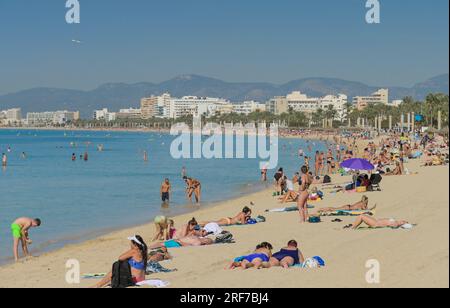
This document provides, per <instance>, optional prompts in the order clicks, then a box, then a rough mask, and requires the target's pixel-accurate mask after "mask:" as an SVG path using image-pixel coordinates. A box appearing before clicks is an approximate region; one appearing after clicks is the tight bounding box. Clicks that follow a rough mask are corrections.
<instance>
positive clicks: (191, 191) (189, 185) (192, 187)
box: [183, 176, 202, 203]
mask: <svg viewBox="0 0 450 308" xmlns="http://www.w3.org/2000/svg"><path fill="white" fill-rule="evenodd" d="M183 179H184V181H185V182H186V196H187V198H188V199H189V200H191V199H192V195H194V196H195V202H197V203H200V199H201V194H202V184H201V183H200V181H199V180H196V179H193V178H188V177H186V176H185V177H184V178H183Z"/></svg>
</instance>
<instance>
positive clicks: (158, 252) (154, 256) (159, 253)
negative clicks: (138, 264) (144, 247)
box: [148, 247, 172, 262]
mask: <svg viewBox="0 0 450 308" xmlns="http://www.w3.org/2000/svg"><path fill="white" fill-rule="evenodd" d="M171 259H172V256H171V255H170V253H169V251H168V250H167V248H166V247H161V248H158V249H155V250H152V251H150V252H149V253H148V262H161V261H164V260H171Z"/></svg>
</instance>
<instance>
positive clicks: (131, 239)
mask: <svg viewBox="0 0 450 308" xmlns="http://www.w3.org/2000/svg"><path fill="white" fill-rule="evenodd" d="M127 239H128V240H129V241H133V242H135V243H137V244H139V245H141V246H144V244H143V243H141V241H140V240H138V239H137V238H136V235H133V236H130V237H128V238H127Z"/></svg>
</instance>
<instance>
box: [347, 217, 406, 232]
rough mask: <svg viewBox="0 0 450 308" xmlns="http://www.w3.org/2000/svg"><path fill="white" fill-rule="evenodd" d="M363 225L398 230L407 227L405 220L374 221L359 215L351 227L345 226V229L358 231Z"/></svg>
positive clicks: (386, 219)
mask: <svg viewBox="0 0 450 308" xmlns="http://www.w3.org/2000/svg"><path fill="white" fill-rule="evenodd" d="M363 223H365V224H366V225H368V226H369V228H400V227H402V226H404V225H407V224H408V222H407V221H406V220H397V219H394V218H383V219H376V218H374V217H371V216H368V215H361V216H359V217H358V218H356V221H355V222H354V223H353V224H352V225H348V226H345V227H344V228H345V229H348V228H352V229H353V230H356V229H358V228H359V227H360V226H361V225H362V224H363Z"/></svg>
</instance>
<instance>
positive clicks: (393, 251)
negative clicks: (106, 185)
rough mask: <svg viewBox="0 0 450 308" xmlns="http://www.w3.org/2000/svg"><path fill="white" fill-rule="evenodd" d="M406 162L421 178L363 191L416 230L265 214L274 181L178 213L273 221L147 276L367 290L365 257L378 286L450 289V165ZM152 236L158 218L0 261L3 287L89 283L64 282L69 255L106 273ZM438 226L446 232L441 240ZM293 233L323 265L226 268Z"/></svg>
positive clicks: (383, 213)
mask: <svg viewBox="0 0 450 308" xmlns="http://www.w3.org/2000/svg"><path fill="white" fill-rule="evenodd" d="M408 168H409V169H410V170H413V171H419V176H413V175H411V176H402V177H385V180H384V182H383V183H382V187H383V192H381V193H380V192H371V193H367V195H368V196H369V198H370V199H371V200H372V203H371V204H375V203H376V204H378V209H377V216H378V217H396V218H404V219H408V220H410V221H411V222H412V223H417V224H418V226H417V227H416V228H415V229H413V230H412V231H402V230H388V229H382V230H360V231H343V230H342V229H341V228H342V226H341V224H333V223H332V222H331V219H330V218H326V217H325V218H324V219H323V220H324V221H325V223H321V224H318V225H311V224H303V225H302V224H299V223H298V213H295V212H294V213H265V212H264V210H265V209H269V208H274V207H279V206H280V205H279V203H278V202H277V201H276V199H274V198H273V197H269V196H271V191H272V189H271V187H269V188H268V189H265V190H263V191H260V192H256V193H252V194H249V195H246V196H242V197H239V198H235V199H232V200H227V201H224V202H220V203H217V204H215V206H213V207H209V208H202V209H199V210H197V211H195V212H193V213H189V214H183V215H177V216H175V217H173V218H174V220H175V223H176V227H177V228H179V227H180V226H181V225H182V224H184V223H185V222H187V221H188V220H189V219H190V218H191V217H192V216H195V217H196V218H197V219H198V220H207V219H218V218H220V217H227V215H231V214H234V213H236V212H238V211H239V210H240V209H241V208H242V207H243V206H247V205H249V203H250V202H254V203H255V206H252V209H253V210H254V214H255V215H259V214H262V215H264V216H265V217H266V218H267V219H268V220H267V222H265V223H261V224H257V225H254V226H233V227H226V228H225V229H226V230H229V231H230V232H232V233H233V235H234V237H235V239H236V243H235V244H230V245H212V246H204V247H184V248H180V249H171V250H170V253H171V254H172V255H173V256H174V259H173V260H172V261H170V262H167V263H162V265H163V266H164V267H166V268H170V269H173V268H177V269H178V271H176V272H173V273H160V274H154V275H151V276H149V277H151V279H153V278H155V279H163V280H167V281H169V282H170V283H171V285H170V287H180V288H189V287H192V286H196V287H205V288H214V287H219V288H220V287H222V288H223V287H226V286H230V285H231V286H233V287H238V288H242V287H247V288H248V287H252V288H257V289H259V288H264V287H274V288H277V287H287V288H291V287H302V286H306V285H307V286H309V287H344V286H345V287H350V286H352V287H370V286H371V285H368V284H367V282H366V281H365V280H364V277H365V273H366V271H367V268H366V267H365V262H366V260H368V259H377V260H379V261H380V262H381V263H382V265H383V271H382V283H381V284H380V285H375V286H372V287H405V286H407V287H418V286H423V287H431V286H433V287H448V271H447V269H448V211H449V208H448V194H441V197H439V198H436V195H438V193H439V192H442V190H443V189H444V190H445V191H447V192H448V189H447V187H448V167H447V166H446V167H436V168H433V167H430V168H421V167H419V166H418V162H417V161H413V162H409V163H408ZM436 177H438V178H439V179H441V181H438V182H437V183H433V181H431V180H430V179H432V178H436ZM444 177H445V178H444ZM399 179H402V181H399ZM333 180H335V181H336V182H338V183H341V182H345V181H346V180H348V178H346V177H341V176H336V175H335V176H333ZM419 187H421V189H419ZM402 192H403V193H402ZM433 196H434V199H433V203H427V202H426V200H430V198H432V197H433ZM358 198H360V194H354V195H352V194H350V195H349V194H347V193H340V194H335V195H328V194H327V197H326V199H325V200H324V201H322V202H320V203H319V204H315V203H314V206H315V207H316V208H318V207H323V206H330V205H331V206H332V205H339V204H341V203H342V204H344V203H345V202H349V200H352V201H353V200H354V199H358ZM412 205H413V207H412V208H411V206H412ZM288 206H291V204H288ZM312 211H314V210H312ZM343 220H344V222H343V223H342V225H343V224H347V223H349V222H352V221H353V220H354V218H353V217H350V218H345V217H344V218H343ZM281 226H283V227H281ZM153 233H154V225H153V223H152V222H149V223H147V224H143V225H139V226H134V227H131V228H126V229H121V230H117V231H114V232H111V233H108V234H105V235H102V236H99V237H97V238H94V239H92V240H89V241H85V242H82V243H79V244H73V245H67V246H66V247H64V248H62V249H59V250H56V251H53V252H50V253H46V254H43V255H41V256H39V257H36V258H33V259H31V260H28V261H26V262H23V263H18V264H10V265H7V266H0V287H15V286H16V287H36V286H39V287H50V288H58V287H67V288H73V287H88V286H90V285H92V284H94V283H95V282H96V281H95V280H81V283H80V284H75V285H70V284H67V282H66V281H65V273H66V269H65V264H66V262H67V261H68V260H69V259H76V260H78V261H79V262H80V266H81V269H80V270H81V274H84V273H98V272H106V271H108V270H110V268H111V264H112V263H113V262H114V260H115V258H116V257H117V256H119V255H120V254H121V253H122V252H123V251H124V250H125V249H127V247H128V245H129V243H128V241H127V239H126V238H127V236H130V235H133V234H141V235H143V236H144V239H145V240H147V241H148V239H149V238H150V237H151V236H152V235H153ZM436 233H438V234H441V236H440V237H439V238H437V237H436V236H435V234H436ZM290 239H297V240H299V242H300V243H301V247H302V250H303V252H304V254H305V256H306V257H309V256H312V255H320V256H322V257H323V258H324V259H325V260H326V262H327V264H328V265H327V267H326V268H324V269H321V270H309V271H304V270H301V269H299V270H295V269H293V270H288V271H283V270H282V269H278V268H276V269H275V268H274V269H270V270H267V271H246V272H242V271H226V270H224V267H225V266H226V265H227V264H228V263H229V261H230V260H232V258H234V257H237V256H239V255H242V254H244V253H250V252H251V251H252V248H253V247H254V245H256V244H257V243H258V242H261V241H269V242H271V243H272V244H273V245H274V246H276V247H277V248H278V247H282V245H285V243H286V242H287V241H288V240H290ZM412 256H414V257H412ZM12 275H16V276H15V277H23V278H18V279H17V280H15V281H10V280H8V279H6V278H7V277H12ZM1 278H5V279H1ZM2 281H3V282H2ZM268 281H270V282H268Z"/></svg>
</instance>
